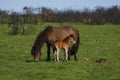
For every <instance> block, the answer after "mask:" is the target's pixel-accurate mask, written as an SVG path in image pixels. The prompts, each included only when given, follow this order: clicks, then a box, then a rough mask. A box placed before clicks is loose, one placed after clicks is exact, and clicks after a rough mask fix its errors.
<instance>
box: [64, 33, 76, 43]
mask: <svg viewBox="0 0 120 80" xmlns="http://www.w3.org/2000/svg"><path fill="white" fill-rule="evenodd" d="M63 41H64V42H66V43H68V44H70V43H73V44H75V43H76V40H75V37H74V36H73V35H69V36H68V37H66V38H65V39H64V40H63Z"/></svg>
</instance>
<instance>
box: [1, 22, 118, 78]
mask: <svg viewBox="0 0 120 80" xmlns="http://www.w3.org/2000/svg"><path fill="white" fill-rule="evenodd" d="M46 25H55V26H58V25H59V23H44V24H39V25H38V26H37V29H36V33H34V34H31V35H16V36H11V35H9V34H8V33H7V31H8V28H7V27H6V25H0V80H120V25H110V24H109V25H108V24H106V25H82V24H78V23H73V24H72V25H73V26H75V27H76V28H77V29H78V30H79V32H80V35H81V44H80V48H79V50H78V52H77V56H78V61H74V58H73V57H71V60H70V61H69V62H68V63H67V62H63V61H62V60H60V62H54V60H53V54H51V59H52V60H51V61H50V62H47V61H46V60H45V59H46V45H45V46H44V47H43V48H42V52H43V55H42V56H41V61H39V62H33V57H32V56H31V53H30V50H31V47H32V45H33V43H34V40H35V38H36V36H37V34H38V33H39V32H40V31H41V30H43V29H44V28H45V26H46ZM62 25H65V24H62ZM61 55H62V54H61ZM61 57H62V56H61ZM100 58H105V59H106V60H107V61H108V63H96V62H95V61H96V60H97V59H100Z"/></svg>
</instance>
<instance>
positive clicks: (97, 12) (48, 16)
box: [0, 6, 120, 34]
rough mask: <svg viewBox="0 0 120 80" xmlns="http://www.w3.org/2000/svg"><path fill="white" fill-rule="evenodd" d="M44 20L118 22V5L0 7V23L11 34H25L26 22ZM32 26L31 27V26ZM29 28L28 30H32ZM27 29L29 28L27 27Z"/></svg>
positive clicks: (92, 22) (119, 14) (119, 10)
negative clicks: (9, 9) (4, 25)
mask: <svg viewBox="0 0 120 80" xmlns="http://www.w3.org/2000/svg"><path fill="white" fill-rule="evenodd" d="M41 21H44V22H80V23H84V24H89V25H93V24H99V25H102V24H106V23H110V24H120V7H119V6H112V7H109V8H104V7H101V6H98V7H96V8H95V9H94V10H90V9H88V8H85V9H83V10H72V9H67V10H57V9H51V8H46V7H41V8H39V7H38V8H33V7H27V6H25V7H24V8H23V12H22V13H19V12H15V11H12V12H11V11H7V10H1V9H0V24H8V26H10V27H11V28H12V31H13V32H12V33H13V34H18V33H19V32H20V30H19V26H20V28H21V33H22V34H25V33H26V30H25V27H24V25H26V24H28V25H29V24H30V25H31V24H34V25H36V24H38V23H40V22H41ZM31 28H32V27H31ZM31 28H30V30H32V29H31ZM28 29H29V28H28Z"/></svg>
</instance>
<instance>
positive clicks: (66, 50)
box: [65, 49, 68, 62]
mask: <svg viewBox="0 0 120 80" xmlns="http://www.w3.org/2000/svg"><path fill="white" fill-rule="evenodd" d="M65 55H66V57H65V59H66V61H67V62H68V49H65Z"/></svg>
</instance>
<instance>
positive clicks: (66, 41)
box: [63, 38, 71, 45]
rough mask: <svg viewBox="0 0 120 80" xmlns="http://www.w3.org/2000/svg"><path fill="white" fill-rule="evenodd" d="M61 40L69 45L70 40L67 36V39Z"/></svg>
mask: <svg viewBox="0 0 120 80" xmlns="http://www.w3.org/2000/svg"><path fill="white" fill-rule="evenodd" d="M63 42H65V43H66V44H68V45H69V44H70V42H71V41H70V40H69V38H67V39H65V40H63Z"/></svg>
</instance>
